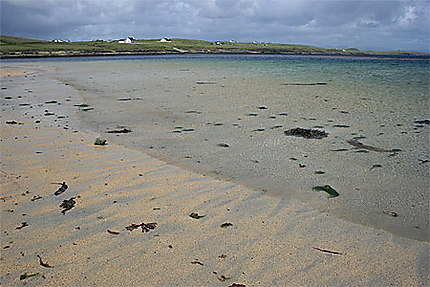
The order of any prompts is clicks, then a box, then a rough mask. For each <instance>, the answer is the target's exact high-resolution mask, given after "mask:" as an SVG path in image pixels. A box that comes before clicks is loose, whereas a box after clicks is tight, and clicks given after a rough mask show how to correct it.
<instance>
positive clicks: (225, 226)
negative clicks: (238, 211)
mask: <svg viewBox="0 0 430 287" xmlns="http://www.w3.org/2000/svg"><path fill="white" fill-rule="evenodd" d="M231 226H233V223H230V222H224V223H223V224H221V225H220V226H219V227H221V228H229V227H231Z"/></svg>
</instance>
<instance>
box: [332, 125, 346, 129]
mask: <svg viewBox="0 0 430 287" xmlns="http://www.w3.org/2000/svg"><path fill="white" fill-rule="evenodd" d="M333 127H334V128H349V127H350V126H348V125H333Z"/></svg>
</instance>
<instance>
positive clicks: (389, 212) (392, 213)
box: [384, 210, 399, 217]
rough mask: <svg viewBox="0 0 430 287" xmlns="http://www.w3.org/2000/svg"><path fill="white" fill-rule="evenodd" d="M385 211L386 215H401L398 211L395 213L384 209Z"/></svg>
mask: <svg viewBox="0 0 430 287" xmlns="http://www.w3.org/2000/svg"><path fill="white" fill-rule="evenodd" d="M384 213H385V214H386V215H390V216H392V217H398V216H399V215H398V214H397V213H395V212H394V211H387V210H384Z"/></svg>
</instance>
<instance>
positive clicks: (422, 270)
mask: <svg viewBox="0 0 430 287" xmlns="http://www.w3.org/2000/svg"><path fill="white" fill-rule="evenodd" d="M25 77H26V76H15V77H9V78H8V80H7V81H3V80H2V85H1V86H2V90H1V93H2V97H1V101H2V102H1V103H2V113H1V151H2V158H1V163H2V167H1V177H2V181H1V201H0V204H1V211H0V212H1V213H0V214H1V228H2V229H1V232H2V233H1V234H2V236H1V259H0V260H1V261H0V262H1V282H0V283H1V284H2V285H3V286H21V285H24V284H29V285H31V286H196V285H197V286H230V285H232V284H233V283H241V284H245V285H246V286H428V285H429V284H430V281H429V244H428V243H427V242H421V241H416V240H412V239H407V238H403V237H399V236H396V235H393V234H391V233H388V232H385V231H382V230H377V229H373V228H369V227H365V226H362V225H359V224H355V223H351V222H349V221H345V220H342V219H339V218H336V217H333V216H329V215H328V214H327V213H326V212H324V211H318V210H315V209H314V208H312V207H311V206H310V205H308V204H307V203H305V202H300V201H298V200H294V199H285V198H283V199H282V198H276V197H272V196H267V195H266V194H265V193H264V192H261V191H260V192H258V191H254V190H250V189H247V188H245V187H243V186H240V185H238V184H234V183H231V182H228V181H220V180H217V179H214V178H211V177H209V176H203V175H201V174H197V173H193V172H190V171H186V170H183V169H181V168H178V167H176V166H173V165H169V164H166V163H165V162H162V161H160V160H157V159H155V158H152V157H150V156H148V155H146V154H144V153H142V152H140V151H136V150H132V149H128V148H125V147H123V146H119V145H116V144H114V143H112V142H109V144H108V145H106V146H95V145H94V144H93V143H94V139H95V138H96V137H97V136H99V135H98V134H93V133H89V132H87V133H83V132H81V131H79V130H80V123H79V121H78V119H77V117H76V108H73V105H72V104H73V103H79V102H80V101H81V98H80V95H79V94H78V93H77V92H76V90H74V89H72V88H71V87H68V86H64V85H63V84H62V83H58V87H57V88H56V91H57V92H58V97H57V98H56V100H57V101H58V102H59V103H61V105H60V104H46V103H45V102H46V101H49V100H52V98H49V95H47V94H46V93H44V90H43V89H44V87H47V86H49V85H48V83H46V82H44V81H42V80H39V74H36V75H32V76H31V77H30V76H28V77H27V78H25ZM41 79H43V78H41ZM28 81H32V87H36V89H37V90H35V91H31V92H29V91H28V90H27V91H26V92H27V94H26V95H25V97H30V96H31V99H32V101H31V102H32V103H33V104H31V105H30V106H19V105H18V103H19V101H17V100H16V98H15V97H16V95H10V93H9V91H10V89H13V88H14V87H15V88H16V87H17V86H21V88H22V89H24V88H25V87H26V83H28ZM3 88H6V89H3ZM50 88H52V87H50ZM9 95H10V96H12V97H13V98H12V99H11V100H5V97H6V96H9ZM25 97H24V98H25ZM24 98H23V99H24ZM21 102H22V101H21ZM36 103H38V104H36ZM45 110H48V112H52V113H53V114H54V115H49V113H48V114H47V113H46V111H45ZM45 115H46V116H45ZM11 121H15V122H16V124H12V123H13V122H11ZM39 121H40V122H39ZM6 122H9V124H6ZM63 181H65V182H66V183H67V185H68V186H69V187H68V189H67V190H66V191H65V192H64V193H62V194H61V195H59V196H55V195H53V193H54V192H55V191H56V190H57V189H58V187H59V185H56V184H52V183H58V182H63ZM72 197H75V200H76V206H75V207H74V208H73V209H71V210H69V211H68V212H66V213H65V215H63V214H62V213H61V208H60V207H59V205H60V204H61V203H62V202H63V200H67V199H70V198H72ZM192 212H197V213H198V214H200V215H205V217H203V218H201V219H193V218H191V217H190V216H189V214H190V213H192ZM387 220H395V218H391V217H389V216H388V219H387ZM23 222H26V223H27V224H28V226H26V227H23V228H21V229H17V227H20V226H22V223H23ZM151 222H156V223H157V226H156V228H155V229H153V230H151V231H149V232H147V233H143V232H141V230H140V229H136V230H133V231H127V230H126V229H125V227H126V226H128V225H130V224H132V223H136V224H140V223H151ZM226 222H228V223H232V226H231V227H229V228H225V229H223V228H220V225H221V224H223V223H226ZM107 230H111V231H117V232H119V234H111V233H108V232H107ZM327 251H334V252H337V253H336V254H333V253H329V252H327ZM38 255H39V256H40V258H41V260H42V262H43V263H47V264H49V266H52V268H49V267H44V266H41V264H40V260H39V258H38ZM25 273H27V274H36V273H38V275H37V276H34V277H31V278H28V279H23V280H20V275H22V274H25Z"/></svg>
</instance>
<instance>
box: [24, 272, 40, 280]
mask: <svg viewBox="0 0 430 287" xmlns="http://www.w3.org/2000/svg"><path fill="white" fill-rule="evenodd" d="M39 275H40V274H39V273H33V274H27V273H24V274H21V275H20V276H19V280H25V279H27V278H30V277H35V276H39Z"/></svg>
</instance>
